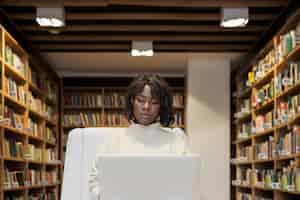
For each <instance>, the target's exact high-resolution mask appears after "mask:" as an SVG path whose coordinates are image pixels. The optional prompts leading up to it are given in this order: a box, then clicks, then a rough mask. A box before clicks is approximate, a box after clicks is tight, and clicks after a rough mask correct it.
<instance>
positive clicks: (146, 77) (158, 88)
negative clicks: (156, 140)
mask: <svg viewBox="0 0 300 200" xmlns="http://www.w3.org/2000/svg"><path fill="white" fill-rule="evenodd" d="M145 85H149V86H150V88H151V95H152V97H154V98H157V99H158V100H159V103H160V112H159V122H160V124H161V125H162V126H169V125H170V124H171V123H173V121H174V116H173V110H172V105H173V98H172V94H171V90H170V88H169V85H168V83H167V82H166V81H165V80H164V79H163V78H161V77H160V76H159V75H156V74H141V75H139V76H137V77H136V78H135V79H134V80H133V81H132V82H131V84H130V85H129V87H128V90H127V96H126V108H125V114H126V117H127V119H128V121H130V120H133V121H134V114H133V105H132V102H133V101H132V100H133V99H134V98H135V97H136V96H137V95H138V94H139V93H141V92H143V90H144V87H145Z"/></svg>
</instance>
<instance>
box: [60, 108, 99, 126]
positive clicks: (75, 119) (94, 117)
mask: <svg viewBox="0 0 300 200" xmlns="http://www.w3.org/2000/svg"><path fill="white" fill-rule="evenodd" d="M63 124H64V125H65V126H99V125H100V124H102V115H101V112H92V111H88V112H78V113H69V114H64V123H63Z"/></svg>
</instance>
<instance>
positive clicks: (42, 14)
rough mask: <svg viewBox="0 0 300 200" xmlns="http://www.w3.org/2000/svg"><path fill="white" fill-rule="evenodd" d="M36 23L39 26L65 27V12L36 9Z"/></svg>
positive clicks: (61, 10) (59, 8) (61, 9)
mask: <svg viewBox="0 0 300 200" xmlns="http://www.w3.org/2000/svg"><path fill="white" fill-rule="evenodd" d="M36 21H37V23H38V24H39V25H40V26H48V27H62V26H65V10H64V8H62V7H57V8H37V9H36Z"/></svg>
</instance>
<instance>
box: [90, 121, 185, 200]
mask: <svg viewBox="0 0 300 200" xmlns="http://www.w3.org/2000/svg"><path fill="white" fill-rule="evenodd" d="M187 152H189V145H188V139H187V137H186V135H185V134H184V132H183V130H181V129H180V128H173V129H170V128H162V127H161V126H160V123H154V124H151V125H148V126H144V125H140V124H135V123H132V124H131V125H130V126H129V127H128V128H126V129H125V131H124V132H122V133H121V134H119V135H117V136H113V139H111V142H110V143H107V144H105V145H100V146H99V148H98V152H97V155H98V156H101V154H116V153H122V154H152V155H153V154H184V153H187ZM98 169H99V168H98V167H97V166H96V163H95V164H94V167H93V168H92V169H91V171H90V173H89V190H90V192H91V193H92V196H93V197H94V199H100V194H101V188H99V185H100V184H99V183H98V181H99V179H100V178H99V177H100V174H101V172H99V171H98Z"/></svg>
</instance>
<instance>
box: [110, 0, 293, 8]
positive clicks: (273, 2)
mask: <svg viewBox="0 0 300 200" xmlns="http://www.w3.org/2000/svg"><path fill="white" fill-rule="evenodd" d="M109 4H113V5H127V6H157V7H280V6H287V4H288V1H287V0H251V1H250V0H189V1H186V0H151V1H149V0H127V1H126V0H125V1H124V0H110V1H109Z"/></svg>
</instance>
